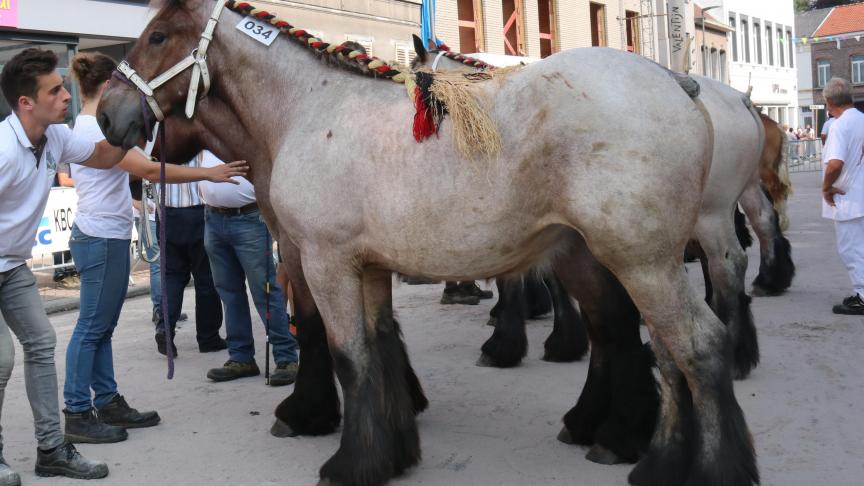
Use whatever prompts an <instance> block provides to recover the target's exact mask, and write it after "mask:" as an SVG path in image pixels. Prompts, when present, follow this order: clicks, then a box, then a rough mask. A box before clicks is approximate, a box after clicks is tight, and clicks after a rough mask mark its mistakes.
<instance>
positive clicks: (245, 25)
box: [237, 17, 279, 46]
mask: <svg viewBox="0 0 864 486" xmlns="http://www.w3.org/2000/svg"><path fill="white" fill-rule="evenodd" d="M237 30H239V31H240V32H243V33H244V34H246V35H248V36H249V37H251V38H253V39H255V40H256V41H258V42H260V43H262V44H264V45H265V46H269V45H270V44H272V43H273V41H274V40H276V37H277V36H278V35H279V29H278V28H276V27H275V26H273V25H270V24H268V23H267V22H262V21H260V20H258V19H254V18H252V17H245V18H243V20H241V21H240V23H239V24H237Z"/></svg>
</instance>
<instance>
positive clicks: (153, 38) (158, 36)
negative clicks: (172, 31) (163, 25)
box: [150, 32, 165, 46]
mask: <svg viewBox="0 0 864 486" xmlns="http://www.w3.org/2000/svg"><path fill="white" fill-rule="evenodd" d="M163 42H165V34H163V33H162V32H153V33H152V34H150V45H154V46H157V45H159V44H161V43H163Z"/></svg>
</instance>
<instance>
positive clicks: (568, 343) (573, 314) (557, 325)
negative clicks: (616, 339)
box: [543, 275, 588, 363]
mask: <svg viewBox="0 0 864 486" xmlns="http://www.w3.org/2000/svg"><path fill="white" fill-rule="evenodd" d="M543 282H544V283H545V284H546V287H547V288H548V289H549V295H550V296H551V297H552V308H553V310H554V311H555V320H554V322H553V327H552V333H551V334H550V335H549V337H548V338H546V342H544V343H543V348H544V353H543V360H544V361H550V362H557V363H567V362H571V361H578V360H580V359H582V357H583V356H585V353H587V352H588V334H587V333H586V332H585V324H584V323H583V322H582V318H581V317H580V315H579V312H578V311H577V310H576V308H575V307H574V306H573V302H572V301H571V300H570V294H569V293H567V289H565V288H564V284H562V283H561V281H560V280H559V279H558V277H556V276H554V275H549V276H546V277H544V278H543Z"/></svg>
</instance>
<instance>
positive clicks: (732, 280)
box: [696, 211, 759, 379]
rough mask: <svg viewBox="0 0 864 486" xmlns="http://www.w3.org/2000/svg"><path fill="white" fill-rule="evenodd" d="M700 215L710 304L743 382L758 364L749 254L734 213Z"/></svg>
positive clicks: (736, 370) (699, 226)
mask: <svg viewBox="0 0 864 486" xmlns="http://www.w3.org/2000/svg"><path fill="white" fill-rule="evenodd" d="M719 213H720V214H711V215H704V216H700V218H699V221H698V222H697V224H696V237H697V238H698V240H699V242H700V246H701V247H702V249H703V251H704V256H703V265H704V264H705V263H706V262H707V267H708V273H709V275H710V278H711V283H712V285H711V288H712V291H713V295H711V299H710V302H709V305H710V306H711V308H712V309H713V310H714V313H715V314H716V315H717V317H718V318H719V319H720V321H722V322H723V323H724V324H726V327H727V329H728V330H729V335H730V338H731V340H732V347H733V349H734V356H735V376H736V378H739V379H743V378H746V377H747V375H749V374H750V371H751V370H752V369H753V368H755V367H756V365H757V364H758V363H759V342H758V339H757V337H756V326H755V325H754V324H753V314H752V313H751V312H750V296H748V295H747V293H746V292H745V290H744V286H745V284H744V278H745V274H746V272H747V255H746V254H745V253H744V250H743V249H742V248H741V245H740V243H739V238H738V237H737V236H736V231H735V228H734V223H733V214H729V215H727V214H725V212H723V211H720V212H719Z"/></svg>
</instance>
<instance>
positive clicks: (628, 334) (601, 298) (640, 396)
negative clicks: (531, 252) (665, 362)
mask: <svg viewBox="0 0 864 486" xmlns="http://www.w3.org/2000/svg"><path fill="white" fill-rule="evenodd" d="M556 269H557V273H558V275H559V276H560V278H561V282H562V283H563V285H564V286H565V287H566V288H567V290H569V291H570V294H571V295H574V296H575V297H576V298H577V299H578V300H579V307H580V308H581V310H582V313H583V322H585V324H586V326H587V328H588V335H589V336H590V338H591V356H590V363H589V367H588V378H587V380H586V382H585V386H584V387H583V389H582V393H581V395H580V396H579V400H578V402H577V403H576V405H575V406H574V407H573V408H572V409H570V411H568V412H567V414H566V415H564V428H563V429H562V430H561V433H560V434H559V435H558V439H559V440H561V441H562V442H565V443H568V444H581V445H587V446H592V448H591V450H590V451H589V452H588V455H587V456H586V457H587V459H588V460H590V461H593V462H598V463H602V464H615V463H620V462H629V463H634V462H636V461H637V460H638V458H639V457H640V456H641V455H642V454H643V453H644V452H645V451H646V450H647V448H648V443H649V441H650V440H651V435H652V433H653V431H654V425H655V422H656V420H657V410H658V407H659V401H660V398H659V396H658V391H657V383H656V380H655V379H654V375H653V374H652V355H651V352H650V350H649V349H647V347H646V346H645V345H643V344H642V338H641V336H640V335H639V321H640V314H639V311H638V309H636V306H635V305H634V304H633V301H632V300H630V297H629V296H628V295H627V292H626V291H625V290H624V288H623V287H622V286H621V284H620V283H618V280H617V279H616V278H615V277H614V275H612V273H611V272H609V270H607V269H606V268H605V267H603V266H602V265H600V264H599V263H598V262H597V260H596V259H595V258H594V256H593V255H591V253H590V252H589V251H588V249H587V247H585V244H584V242H583V241H577V242H575V243H574V245H573V247H572V248H571V249H570V252H569V253H568V254H567V255H565V256H562V257H560V259H559V260H558V262H557V263H556Z"/></svg>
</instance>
